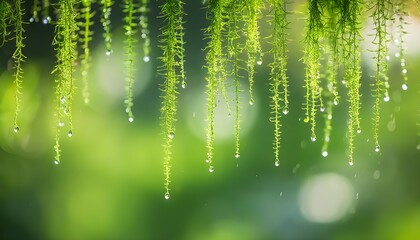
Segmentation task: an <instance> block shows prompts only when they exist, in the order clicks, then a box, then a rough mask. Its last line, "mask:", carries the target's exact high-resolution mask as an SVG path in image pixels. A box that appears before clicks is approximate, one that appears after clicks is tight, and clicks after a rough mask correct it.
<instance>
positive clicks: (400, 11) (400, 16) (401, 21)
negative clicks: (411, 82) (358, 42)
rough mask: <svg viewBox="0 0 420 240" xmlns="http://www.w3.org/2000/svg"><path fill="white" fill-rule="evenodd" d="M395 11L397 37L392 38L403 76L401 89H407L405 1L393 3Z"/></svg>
mask: <svg viewBox="0 0 420 240" xmlns="http://www.w3.org/2000/svg"><path fill="white" fill-rule="evenodd" d="M394 7H395V12H394V15H395V16H394V17H393V19H394V20H393V21H394V22H395V24H396V27H397V29H398V30H397V31H398V32H397V38H395V39H394V43H395V44H396V45H397V48H398V52H397V53H396V56H397V57H398V59H399V62H400V66H401V75H402V77H403V84H402V85H401V88H402V90H404V91H406V90H407V89H408V77H407V67H406V59H405V51H406V44H405V39H404V37H405V35H406V34H407V31H406V30H405V29H406V26H407V21H406V20H405V18H406V17H407V16H408V14H407V9H406V8H407V5H406V1H404V0H400V1H398V2H397V3H396V4H395V6H394Z"/></svg>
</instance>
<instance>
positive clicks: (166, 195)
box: [165, 192, 171, 200]
mask: <svg viewBox="0 0 420 240" xmlns="http://www.w3.org/2000/svg"><path fill="white" fill-rule="evenodd" d="M169 198H171V195H169V193H168V192H166V193H165V199H166V200H168V199H169Z"/></svg>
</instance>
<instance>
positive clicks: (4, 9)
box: [0, 0, 13, 47]
mask: <svg viewBox="0 0 420 240" xmlns="http://www.w3.org/2000/svg"><path fill="white" fill-rule="evenodd" d="M12 13H13V11H12V7H11V6H10V4H9V3H8V2H7V1H6V0H1V1H0V47H2V46H3V45H4V44H5V43H6V42H7V41H8V40H9V39H7V37H8V36H9V34H10V31H9V30H8V28H9V27H10V25H11V23H10V21H11V18H12Z"/></svg>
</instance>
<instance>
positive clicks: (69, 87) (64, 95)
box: [52, 0, 78, 164]
mask: <svg viewBox="0 0 420 240" xmlns="http://www.w3.org/2000/svg"><path fill="white" fill-rule="evenodd" d="M74 5H75V0H60V1H59V5H58V6H59V9H58V11H59V14H60V15H59V16H60V17H59V18H58V21H57V23H56V26H55V36H54V40H53V46H55V50H56V51H57V54H56V57H57V63H56V66H55V68H54V70H53V72H52V73H54V74H55V75H56V79H55V82H56V84H57V85H56V98H57V109H56V117H57V127H56V136H55V147H54V148H55V152H56V156H55V161H54V163H55V164H59V163H60V129H61V128H62V127H64V126H65V124H66V122H67V123H68V125H69V127H68V128H69V131H68V136H72V135H73V120H72V103H73V95H74V91H75V86H74V78H73V72H74V69H73V64H74V61H75V60H76V44H77V31H78V27H77V23H76V16H77V14H76V11H75V9H74Z"/></svg>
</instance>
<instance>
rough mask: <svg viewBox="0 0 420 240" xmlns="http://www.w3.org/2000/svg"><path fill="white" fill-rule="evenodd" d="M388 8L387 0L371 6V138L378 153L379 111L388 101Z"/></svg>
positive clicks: (389, 3)
mask: <svg viewBox="0 0 420 240" xmlns="http://www.w3.org/2000/svg"><path fill="white" fill-rule="evenodd" d="M390 6H391V2H389V1H388V0H376V1H375V2H374V3H373V5H372V8H373V9H372V10H373V13H372V15H371V17H372V18H373V23H374V30H375V38H374V40H373V44H375V46H376V49H375V50H374V52H375V57H374V59H375V61H376V71H375V76H374V79H375V83H374V88H375V89H374V91H373V96H374V98H375V103H374V106H373V138H374V143H375V151H376V152H379V151H380V144H379V126H380V117H381V113H380V109H381V105H382V101H383V100H384V101H385V102H387V101H389V93H388V88H389V83H388V76H387V73H388V63H387V59H386V56H387V54H388V37H387V33H388V29H387V20H389V19H390Z"/></svg>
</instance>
